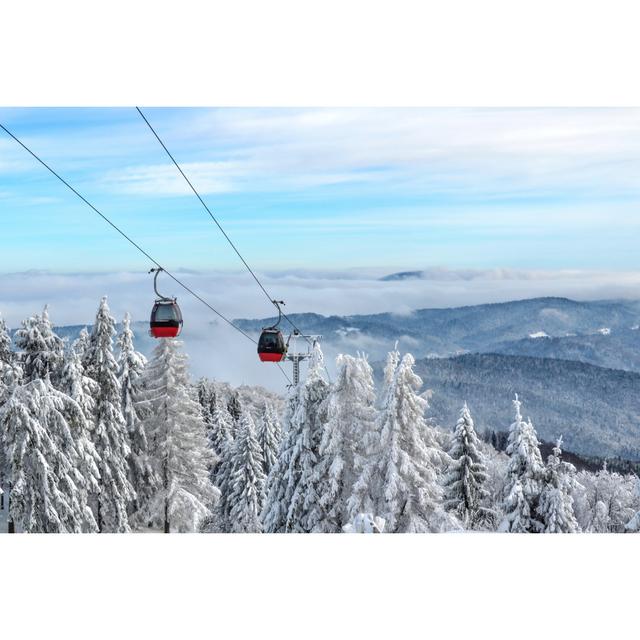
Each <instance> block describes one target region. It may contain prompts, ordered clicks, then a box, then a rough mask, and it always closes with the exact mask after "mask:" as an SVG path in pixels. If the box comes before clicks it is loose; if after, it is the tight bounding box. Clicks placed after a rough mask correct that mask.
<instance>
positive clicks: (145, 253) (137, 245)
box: [0, 123, 291, 382]
mask: <svg viewBox="0 0 640 640" xmlns="http://www.w3.org/2000/svg"><path fill="white" fill-rule="evenodd" d="M0 129H2V130H3V131H4V132H5V133H6V134H7V135H9V136H10V137H11V138H13V139H14V140H15V141H16V142H17V143H18V144H19V145H20V146H21V147H22V148H23V149H24V150H25V151H27V153H29V154H30V155H31V156H33V157H34V158H35V159H36V160H37V161H38V162H39V163H40V164H41V165H42V166H43V167H44V168H45V169H47V170H48V171H49V172H50V173H52V174H53V175H54V176H55V177H56V178H58V180H60V182H62V184H64V185H65V186H66V187H67V188H68V189H70V190H71V191H72V192H73V193H74V194H75V195H76V196H78V198H80V200H82V201H83V202H84V203H85V204H86V205H87V206H89V207H90V208H91V209H92V210H93V211H94V212H95V213H97V214H98V215H99V216H100V217H101V218H102V219H103V220H104V221H105V222H106V223H107V224H108V225H109V226H111V227H112V228H113V229H115V230H116V231H117V232H118V233H119V234H120V235H121V236H122V237H123V238H124V239H125V240H127V242H129V244H131V245H133V246H134V247H135V248H136V249H137V250H138V251H139V252H140V253H142V255H144V256H145V257H146V258H147V259H149V260H150V261H151V262H153V264H155V265H156V267H158V268H160V269H162V270H163V271H164V272H165V273H166V274H167V275H168V276H169V277H170V278H171V279H172V280H173V281H174V282H176V283H177V284H178V285H179V286H181V287H182V288H183V289H184V290H185V291H187V292H188V293H190V294H191V295H192V296H193V297H194V298H196V299H197V300H199V301H200V302H201V303H202V304H204V305H205V306H206V307H207V308H208V309H210V310H211V311H213V312H214V313H215V314H216V315H217V316H218V317H219V318H221V319H222V320H224V321H225V322H226V323H227V324H228V325H229V326H231V327H233V328H234V329H235V330H236V331H238V332H239V333H241V334H242V335H243V336H244V337H245V338H247V339H248V340H251V342H253V343H254V344H257V342H256V340H255V339H254V338H252V337H251V336H250V335H249V334H248V333H246V332H245V331H243V330H242V329H241V328H240V327H238V326H236V325H235V324H233V322H232V321H231V320H229V318H227V317H226V316H225V315H223V314H222V313H220V312H219V311H218V310H217V309H215V308H214V307H212V306H211V305H210V304H209V303H208V302H207V301H206V300H205V299H204V298H202V297H201V296H200V295H198V294H197V293H196V292H195V291H193V289H191V288H190V287H189V286H188V285H186V284H185V283H184V282H182V281H181V280H179V279H178V278H177V277H176V276H174V275H173V274H172V273H171V272H170V271H167V270H166V269H164V268H163V267H162V265H161V264H160V263H159V262H158V261H157V260H156V259H155V258H153V257H152V256H151V255H149V254H148V253H147V252H146V251H145V250H144V249H143V248H142V247H141V246H140V245H139V244H138V243H137V242H136V241H135V240H133V239H132V238H131V237H130V236H129V235H127V234H126V233H125V232H124V231H123V230H122V229H120V227H118V226H117V225H116V224H115V223H114V222H112V221H111V220H110V219H109V218H108V217H107V216H106V215H104V213H102V212H101V211H99V210H98V209H97V208H96V207H95V206H94V205H92V204H91V203H90V202H89V201H88V200H87V199H86V198H85V197H84V196H83V195H82V194H81V193H79V192H78V191H76V189H75V188H74V187H72V186H71V185H70V184H69V183H68V182H67V181H66V180H65V179H64V178H63V177H62V176H61V175H60V174H58V173H56V172H55V171H54V170H53V169H52V168H51V167H50V166H49V165H48V164H47V163H46V162H45V161H44V160H42V158H40V157H39V156H38V155H37V154H36V153H35V152H33V151H32V150H31V149H30V148H29V147H27V145H26V144H24V143H23V142H22V141H21V140H20V139H19V138H18V137H16V136H15V135H14V134H13V133H11V131H9V129H7V128H6V127H5V126H4V125H3V124H2V123H0ZM280 370H281V371H282V373H283V375H284V376H285V377H286V378H287V380H289V376H287V374H286V372H285V371H284V369H282V368H281V367H280ZM289 382H291V381H290V380H289Z"/></svg>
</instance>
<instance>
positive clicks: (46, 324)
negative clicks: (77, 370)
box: [15, 306, 64, 386]
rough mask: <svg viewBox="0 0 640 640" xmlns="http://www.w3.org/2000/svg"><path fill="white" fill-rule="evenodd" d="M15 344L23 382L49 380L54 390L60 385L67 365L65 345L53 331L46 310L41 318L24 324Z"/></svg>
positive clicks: (37, 317) (29, 319) (17, 332)
mask: <svg viewBox="0 0 640 640" xmlns="http://www.w3.org/2000/svg"><path fill="white" fill-rule="evenodd" d="M15 340H16V346H17V347H18V349H19V350H20V358H21V362H22V369H23V373H24V381H25V382H31V381H32V380H44V379H45V378H46V377H47V376H49V378H50V380H51V382H52V383H53V384H54V386H55V385H57V383H58V377H59V374H60V370H61V369H62V364H63V362H64V342H63V341H62V339H61V338H60V337H59V336H58V335H56V333H55V332H54V331H53V326H52V325H51V321H50V320H49V311H48V308H47V307H46V306H45V308H44V310H43V311H42V315H38V314H36V315H35V316H32V317H30V318H27V319H26V320H23V322H22V326H21V327H20V329H18V330H17V331H16V336H15Z"/></svg>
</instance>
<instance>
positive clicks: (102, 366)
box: [84, 297, 136, 533]
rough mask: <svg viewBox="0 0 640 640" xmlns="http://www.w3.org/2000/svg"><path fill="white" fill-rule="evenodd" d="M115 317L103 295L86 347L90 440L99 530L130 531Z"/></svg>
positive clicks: (126, 445)
mask: <svg viewBox="0 0 640 640" xmlns="http://www.w3.org/2000/svg"><path fill="white" fill-rule="evenodd" d="M115 334H116V330H115V320H114V319H113V317H112V316H111V314H110V312H109V306H108V305H107V299H106V297H104V298H102V300H101V301H100V306H99V307H98V313H97V315H96V321H95V324H94V325H93V331H92V333H91V340H90V344H89V348H88V349H87V351H86V353H85V359H84V361H85V367H86V373H87V375H88V376H89V377H91V378H92V379H93V380H94V381H95V382H96V383H97V387H96V389H97V391H96V398H95V400H96V402H95V408H94V419H93V429H92V431H91V435H92V440H93V443H94V445H95V447H96V450H97V452H98V455H99V456H100V492H99V494H98V495H97V496H96V497H95V501H96V506H95V508H96V519H97V521H98V526H99V528H100V531H104V532H115V533H122V532H127V531H129V530H130V526H129V519H128V510H129V505H130V504H131V502H132V501H133V500H134V499H135V497H136V494H135V490H134V488H133V486H132V485H131V482H130V481H129V464H128V459H129V455H130V452H131V450H130V448H129V441H128V440H129V439H128V436H127V428H126V424H125V419H124V416H123V415H122V390H121V388H120V381H119V380H118V364H117V362H116V359H115V356H114V354H113V340H114V336H115Z"/></svg>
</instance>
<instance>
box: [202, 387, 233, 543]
mask: <svg viewBox="0 0 640 640" xmlns="http://www.w3.org/2000/svg"><path fill="white" fill-rule="evenodd" d="M203 401H204V406H205V407H206V409H205V410H204V411H203V415H204V416H207V424H206V428H207V442H208V444H209V449H210V450H211V452H212V453H213V457H212V460H211V462H210V464H209V476H210V478H211V482H212V484H213V485H214V486H216V487H217V488H218V491H219V492H220V493H219V496H217V497H216V503H215V504H214V505H212V515H211V516H210V517H209V518H207V519H206V522H205V523H204V525H205V527H204V529H205V531H208V532H217V533H228V532H229V531H231V504H232V503H231V471H232V462H233V418H232V417H231V415H230V414H229V411H228V410H227V406H226V404H225V403H224V402H223V401H222V399H221V398H220V397H219V396H218V395H217V394H206V396H205V395H201V400H200V402H201V404H202V403H203Z"/></svg>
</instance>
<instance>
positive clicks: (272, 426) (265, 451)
mask: <svg viewBox="0 0 640 640" xmlns="http://www.w3.org/2000/svg"><path fill="white" fill-rule="evenodd" d="M281 439H282V427H281V426H280V420H278V416H277V414H276V412H275V410H274V408H273V405H272V404H271V402H269V401H268V400H265V403H264V407H263V409H262V415H261V416H260V422H259V426H258V442H259V443H260V451H261V452H262V467H263V470H264V474H265V476H268V475H269V471H271V468H272V467H273V465H274V464H275V463H276V460H277V458H278V448H279V446H280V440H281Z"/></svg>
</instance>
